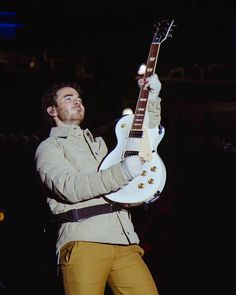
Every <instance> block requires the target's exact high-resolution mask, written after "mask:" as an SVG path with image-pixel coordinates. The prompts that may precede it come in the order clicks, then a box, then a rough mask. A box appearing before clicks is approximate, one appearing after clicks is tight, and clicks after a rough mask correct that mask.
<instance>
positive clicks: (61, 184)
mask: <svg viewBox="0 0 236 295" xmlns="http://www.w3.org/2000/svg"><path fill="white" fill-rule="evenodd" d="M35 160H36V170H37V173H38V175H39V177H40V179H41V181H42V183H43V184H44V185H45V186H46V187H47V188H48V189H49V190H50V191H51V192H52V195H56V196H57V198H59V199H60V200H62V201H64V202H65V203H77V202H81V201H84V200H88V199H91V198H94V197H98V196H100V195H103V194H108V193H109V192H112V191H116V190H118V189H120V188H122V187H123V186H124V185H126V184H128V179H127V177H126V176H125V174H124V173H123V172H122V168H121V165H120V163H118V164H115V165H113V166H111V167H109V168H107V169H104V170H101V171H96V172H92V173H83V172H78V171H76V169H75V168H74V167H73V165H72V164H71V163H70V162H69V161H68V160H67V159H66V158H65V157H64V154H63V149H62V147H61V146H60V145H59V144H57V143H56V142H47V141H45V142H42V143H41V144H40V145H39V146H38V148H37V150H36V153H35Z"/></svg>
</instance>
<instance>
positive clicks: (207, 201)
mask: <svg viewBox="0 0 236 295" xmlns="http://www.w3.org/2000/svg"><path fill="white" fill-rule="evenodd" d="M0 11H2V13H0V85H1V88H0V98H1V101H0V104H1V108H0V157H1V171H2V172H1V197H0V208H2V209H1V210H2V211H4V212H5V219H4V220H3V221H1V222H0V241H1V248H0V250H1V252H0V253H1V254H0V266H1V267H0V293H3V294H10V295H15V294H41V293H43V292H44V293H46V294H49V293H58V294H59V293H60V292H61V288H60V285H59V283H58V281H57V278H56V276H55V261H54V254H53V253H54V252H53V251H54V248H53V237H52V234H51V233H50V232H48V231H46V232H45V224H46V223H47V214H46V212H45V207H44V202H43V196H42V194H41V190H40V187H39V183H38V181H37V180H36V177H35V170H34V169H35V167H34V152H35V148H36V147H37V145H38V144H39V142H40V141H41V140H43V139H44V138H45V137H46V136H47V135H48V132H49V129H48V127H47V126H46V125H45V124H44V122H43V120H42V114H41V111H40V98H41V96H42V94H43V92H44V91H45V90H46V88H47V87H48V86H49V85H51V84H52V83H54V82H57V81H61V80H76V81H78V82H79V83H80V84H81V87H82V88H83V90H84V95H83V96H84V97H83V100H84V103H85V106H86V113H87V116H86V120H85V122H84V124H83V125H84V127H88V128H90V129H91V130H92V131H93V132H94V134H95V135H102V136H103V137H104V139H105V140H106V142H107V144H108V146H109V148H110V149H112V148H113V147H114V145H115V136H114V126H115V122H116V120H117V119H118V118H120V116H121V113H122V110H123V108H125V107H131V108H133V109H134V106H135V103H136V99H137V96H138V87H137V81H136V77H137V70H138V68H139V66H140V64H141V63H143V62H146V58H147V54H148V50H149V46H150V42H151V40H152V37H153V32H154V24H157V23H158V21H160V20H162V19H174V20H175V23H176V25H177V27H176V28H175V30H174V32H173V37H172V38H168V39H167V40H166V41H165V42H164V43H163V44H162V45H161V49H160V54H159V60H158V64H157V70H156V72H157V73H158V75H159V78H160V80H161V82H162V90H161V97H162V124H163V125H164V127H165V130H166V133H165V136H164V138H163V140H162V141H161V143H160V145H159V147H158V151H159V154H160V156H161V158H162V159H163V161H164V163H165V165H166V168H167V181H166V186H165V188H164V190H163V192H162V195H161V197H160V198H159V199H158V200H157V201H156V202H155V203H154V204H152V205H151V206H149V208H145V207H144V206H140V207H136V208H132V213H133V221H134V223H135V226H136V229H137V232H138V233H139V235H140V239H141V245H142V246H143V247H144V249H145V250H146V254H145V257H144V258H145V260H146V262H147V263H148V265H149V267H150V269H151V271H152V273H153V276H154V279H155V281H156V282H157V285H158V289H159V293H160V295H179V294H181V295H182V294H191V295H193V294H199V293H201V294H213V293H214V294H216V293H218V294H230V293H231V292H233V290H234V287H233V284H232V283H233V280H232V274H231V266H232V265H233V263H232V257H233V243H232V240H233V223H235V221H233V220H234V215H233V211H234V206H233V200H234V196H235V191H234V183H235V177H234V167H235V161H236V160H235V159H236V142H235V130H236V129H235V126H236V125H235V124H236V122H235V112H236V102H235V97H236V87H235V85H236V79H235V77H236V75H235V74H236V60H235V59H236V11H235V8H234V5H233V1H219V0H216V1H194V0H193V1H184V0H182V1H171V0H165V1H164V0H163V1H154V0H145V1H142V0H136V1H134V0H126V1H115V0H113V1H111V0H110V1H108V0H100V1H99V0H97V1H96V0H88V1H72V0H67V1H63V0H61V1H60V0H57V1H55V0H53V1H23V0H21V1H4V0H3V1H1V2H0ZM3 12H4V13H3ZM6 12H8V13H6ZM9 12H11V13H12V12H14V13H13V14H11V13H10V14H9ZM106 293H107V294H108V293H109V290H108V289H107V290H106Z"/></svg>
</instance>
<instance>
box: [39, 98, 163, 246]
mask: <svg viewBox="0 0 236 295" xmlns="http://www.w3.org/2000/svg"><path fill="white" fill-rule="evenodd" d="M148 110H149V120H150V121H149V122H150V126H151V127H153V126H154V125H155V126H156V125H158V124H159V123H160V99H159V100H158V101H157V102H155V103H149V106H148ZM106 154H107V147H106V145H105V142H104V141H103V139H102V138H101V137H97V138H93V136H92V134H91V133H90V131H89V130H88V129H86V130H82V129H81V128H80V127H79V126H68V127H53V128H52V129H51V132H50V136H49V137H48V138H47V139H46V140H44V141H43V142H41V143H40V144H39V146H38V148H37V150H36V153H35V159H36V169H37V172H38V174H39V176H40V178H41V181H42V183H43V184H44V185H45V186H46V188H47V192H48V193H47V195H45V197H46V198H47V202H48V205H49V208H50V210H51V212H52V214H58V213H61V212H66V211H68V210H71V209H77V208H82V207H88V206H92V205H97V204H104V203H107V201H105V199H104V198H103V197H102V195H104V194H107V193H109V192H111V191H115V190H117V189H119V188H122V187H123V186H124V185H127V184H128V180H127V177H126V175H125V174H124V173H123V171H122V168H121V165H120V163H118V164H115V165H113V166H111V167H110V168H107V169H104V170H101V171H98V167H99V165H100V163H101V161H102V160H103V158H104V157H105V156H106ZM78 240H80V241H92V242H101V243H110V244H124V245H126V244H137V243H139V238H138V236H137V234H136V233H135V231H134V227H133V224H132V221H131V217H130V214H129V213H128V212H127V211H126V210H122V211H119V212H113V213H108V214H103V215H98V216H94V217H90V218H88V219H86V220H82V221H79V222H67V223H64V224H62V225H61V227H60V229H59V233H58V239H57V243H56V247H57V251H59V249H60V248H61V247H62V246H63V245H64V244H65V243H67V242H70V241H78Z"/></svg>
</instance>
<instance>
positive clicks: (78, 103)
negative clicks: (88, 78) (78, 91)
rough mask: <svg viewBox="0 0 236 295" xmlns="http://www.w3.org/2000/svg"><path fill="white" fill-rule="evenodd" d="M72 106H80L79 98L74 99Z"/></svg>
mask: <svg viewBox="0 0 236 295" xmlns="http://www.w3.org/2000/svg"><path fill="white" fill-rule="evenodd" d="M74 104H75V105H81V104H82V102H81V100H80V99H79V98H76V99H75V100H74Z"/></svg>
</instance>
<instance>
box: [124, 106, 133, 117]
mask: <svg viewBox="0 0 236 295" xmlns="http://www.w3.org/2000/svg"><path fill="white" fill-rule="evenodd" d="M131 114H133V111H132V109H130V108H125V109H123V111H122V116H125V115H131Z"/></svg>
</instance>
